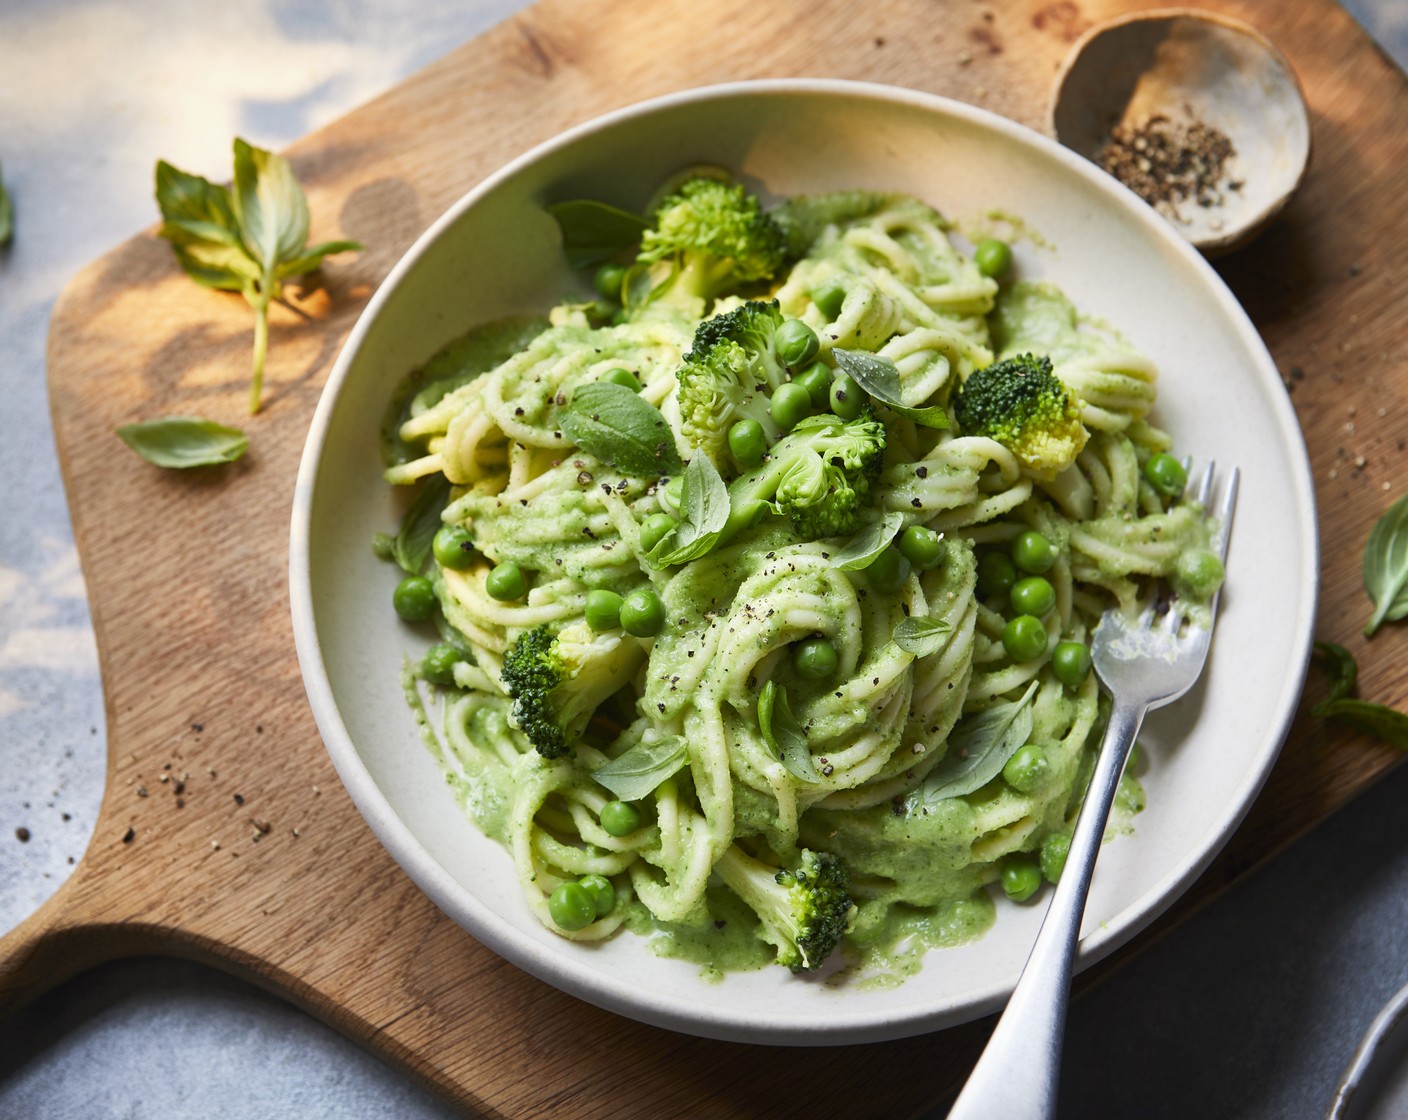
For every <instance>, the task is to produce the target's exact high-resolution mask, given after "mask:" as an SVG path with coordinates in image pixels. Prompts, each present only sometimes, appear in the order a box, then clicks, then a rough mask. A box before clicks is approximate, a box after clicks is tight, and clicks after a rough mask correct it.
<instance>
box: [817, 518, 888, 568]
mask: <svg viewBox="0 0 1408 1120" xmlns="http://www.w3.org/2000/svg"><path fill="white" fill-rule="evenodd" d="M903 524H904V514H902V513H898V512H891V513H887V514H885V516H884V517H882V518H881V519H880V520H879V521H876V522H872V523H871V524H869V525H867V526H866V527H865V528H864V529H862V530H860V532H858V533H856V534H855V536H853V537H851V539H850V540H848V541H847V542H846V543H845V544H843V545H842V546H841V547H840V548H839V549H838V550H837V551H835V552H833V553H832V554H831V566H832V567H834V568H840V569H841V570H842V571H843V572H855V571H859V570H860V569H862V568H868V567H870V565H871V564H872V563H874V561H875V558H876V557H877V556H879V555H880V554H881V553H882V552H884V551H885V549H887V548H888V547H889V546H890V542H891V541H892V540H894V539H895V534H896V533H897V532H899V528H900V526H901V525H903Z"/></svg>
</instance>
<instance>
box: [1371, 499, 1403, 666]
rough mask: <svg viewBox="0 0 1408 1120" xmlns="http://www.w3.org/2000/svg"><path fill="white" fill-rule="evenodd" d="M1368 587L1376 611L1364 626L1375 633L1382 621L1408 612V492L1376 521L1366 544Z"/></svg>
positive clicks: (1398, 617)
mask: <svg viewBox="0 0 1408 1120" xmlns="http://www.w3.org/2000/svg"><path fill="white" fill-rule="evenodd" d="M1364 590H1365V591H1367V592H1368V593H1369V598H1370V599H1372V600H1373V601H1374V614H1373V617H1372V618H1370V619H1369V624H1368V625H1367V626H1365V627H1364V636H1365V637H1366V638H1367V637H1371V636H1372V635H1373V633H1374V631H1375V630H1377V629H1378V628H1379V624H1380V623H1383V622H1396V621H1397V620H1398V619H1400V618H1402V617H1403V616H1404V615H1408V495H1405V496H1404V497H1402V498H1399V499H1398V501H1396V502H1394V503H1393V505H1391V506H1389V507H1388V512H1387V513H1385V514H1384V515H1383V516H1382V517H1380V518H1379V519H1378V521H1376V522H1375V523H1374V527H1373V529H1372V530H1370V532H1369V543H1368V544H1366V545H1365V546H1364Z"/></svg>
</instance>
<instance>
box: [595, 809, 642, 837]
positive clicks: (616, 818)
mask: <svg viewBox="0 0 1408 1120" xmlns="http://www.w3.org/2000/svg"><path fill="white" fill-rule="evenodd" d="M600 817H601V827H602V828H603V829H604V830H605V831H606V833H607V834H608V835H609V836H629V835H630V834H631V833H632V832H634V831H635V830H636V829H638V828H639V827H640V810H639V809H637V808H636V807H635V806H634V805H632V804H631V803H630V802H629V801H608V802H607V803H606V804H605V805H603V806H602V807H601V814H600Z"/></svg>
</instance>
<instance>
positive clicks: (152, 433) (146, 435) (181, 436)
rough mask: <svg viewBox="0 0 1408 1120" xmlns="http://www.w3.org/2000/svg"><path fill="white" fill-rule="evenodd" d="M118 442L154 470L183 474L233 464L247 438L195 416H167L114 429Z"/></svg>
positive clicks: (233, 429) (230, 429)
mask: <svg viewBox="0 0 1408 1120" xmlns="http://www.w3.org/2000/svg"><path fill="white" fill-rule="evenodd" d="M117 434H118V436H119V437H120V438H121V440H122V442H123V443H125V444H127V446H128V447H130V448H131V449H132V450H133V451H135V452H136V453H137V454H138V455H140V456H141V457H142V458H143V459H145V460H146V461H147V462H149V463H151V464H153V465H154V466H158V467H172V468H175V469H177V470H187V469H189V468H191V467H213V466H218V465H219V464H221V463H233V462H234V461H235V460H236V459H238V458H239V457H240V456H241V455H243V454H244V453H245V452H246V451H247V450H249V437H248V436H246V435H245V434H244V433H243V432H242V431H240V430H239V429H238V428H227V427H226V426H225V425H224V424H217V423H215V421H213V420H202V419H201V418H200V417H199V416H167V417H164V418H163V419H160V420H143V421H140V422H138V423H136V424H124V425H123V426H122V427H120V428H118V429H117Z"/></svg>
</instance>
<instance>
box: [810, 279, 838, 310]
mask: <svg viewBox="0 0 1408 1120" xmlns="http://www.w3.org/2000/svg"><path fill="white" fill-rule="evenodd" d="M807 294H808V295H810V296H811V297H812V303H814V304H816V309H817V310H818V311H820V312H821V313H822V314H823V315H825V316H826V317H827V318H828V319H833V320H834V319H835V318H836V316H837V315H839V314H841V305H842V304H843V303H845V302H846V286H845V285H844V284H842V283H841V281H839V280H836V279H831V280H823V281H822V282H821V283H820V284H818V285H817V286H816V287H815V288H813V289H812V290H811V291H810V292H808V293H807Z"/></svg>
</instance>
